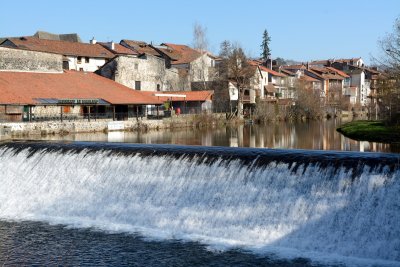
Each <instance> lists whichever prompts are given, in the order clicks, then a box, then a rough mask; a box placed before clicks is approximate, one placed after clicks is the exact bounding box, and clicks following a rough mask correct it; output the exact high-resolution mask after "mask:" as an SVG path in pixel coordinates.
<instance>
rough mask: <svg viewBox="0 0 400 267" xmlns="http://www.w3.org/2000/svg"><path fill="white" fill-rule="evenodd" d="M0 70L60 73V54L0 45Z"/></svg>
mask: <svg viewBox="0 0 400 267" xmlns="http://www.w3.org/2000/svg"><path fill="white" fill-rule="evenodd" d="M0 71H25V72H51V73H61V72H62V71H63V69H62V55H58V54H53V53H44V52H36V51H28V50H21V49H17V48H9V47H0Z"/></svg>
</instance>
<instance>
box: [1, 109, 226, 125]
mask: <svg viewBox="0 0 400 267" xmlns="http://www.w3.org/2000/svg"><path fill="white" fill-rule="evenodd" d="M212 112H213V110H211V109H208V110H204V109H202V108H201V107H186V108H174V109H173V110H165V109H164V108H159V110H158V112H157V109H156V108H147V109H146V110H143V111H140V112H116V113H115V114H113V113H90V114H89V113H85V114H74V113H55V114H35V113H33V114H30V115H29V114H27V113H24V114H21V115H19V116H18V117H15V116H14V117H13V118H11V117H8V116H7V115H6V114H0V122H21V121H24V122H49V121H62V122H74V121H77V122H78V121H98V120H110V121H113V120H116V121H124V120H132V119H139V118H140V119H143V118H147V119H162V118H165V117H171V116H175V115H176V116H179V115H186V114H204V113H212ZM214 112H215V111H214ZM221 112H222V111H221Z"/></svg>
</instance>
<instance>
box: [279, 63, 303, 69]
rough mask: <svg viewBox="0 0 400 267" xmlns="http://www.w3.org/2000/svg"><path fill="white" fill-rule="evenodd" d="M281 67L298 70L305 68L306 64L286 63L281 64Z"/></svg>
mask: <svg viewBox="0 0 400 267" xmlns="http://www.w3.org/2000/svg"><path fill="white" fill-rule="evenodd" d="M281 67H282V68H283V69H287V70H300V69H305V68H306V66H304V65H303V64H298V65H286V66H281Z"/></svg>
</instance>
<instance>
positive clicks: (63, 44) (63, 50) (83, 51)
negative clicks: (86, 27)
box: [0, 37, 114, 72]
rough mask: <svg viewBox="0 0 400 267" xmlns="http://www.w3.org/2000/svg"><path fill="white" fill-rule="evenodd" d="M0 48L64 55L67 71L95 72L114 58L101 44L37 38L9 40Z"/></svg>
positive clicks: (64, 66)
mask: <svg viewBox="0 0 400 267" xmlns="http://www.w3.org/2000/svg"><path fill="white" fill-rule="evenodd" d="M0 46H2V47H13V48H19V49H23V50H29V51H37V52H48V53H54V54H59V55H62V56H63V68H64V69H66V70H77V71H89V72H94V71H96V70H97V69H99V68H100V67H101V66H103V65H104V64H105V63H106V62H107V61H108V60H109V59H111V58H113V57H114V54H113V53H112V52H110V51H109V50H108V49H106V48H104V47H103V46H101V45H99V44H85V43H78V42H67V41H58V40H46V39H39V38H36V37H20V38H9V39H6V40H5V41H4V42H2V43H1V44H0Z"/></svg>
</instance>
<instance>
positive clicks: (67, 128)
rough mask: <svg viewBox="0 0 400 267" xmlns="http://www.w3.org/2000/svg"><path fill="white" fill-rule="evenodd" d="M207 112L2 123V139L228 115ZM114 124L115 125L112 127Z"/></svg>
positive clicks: (172, 124)
mask: <svg viewBox="0 0 400 267" xmlns="http://www.w3.org/2000/svg"><path fill="white" fill-rule="evenodd" d="M202 116H203V115H180V116H173V117H171V118H165V119H163V120H148V119H139V120H136V119H130V120H128V121H113V120H112V119H101V120H96V121H90V122H88V121H64V122H60V121H54V122H18V123H0V141H1V140H6V139H12V138H13V137H29V136H35V135H36V136H37V135H48V134H68V133H90V132H107V131H109V129H111V128H114V126H115V123H121V124H123V126H122V128H123V130H125V131H135V130H152V129H167V128H185V127H194V126H197V125H199V124H207V120H208V121H209V122H212V123H214V122H215V121H217V120H219V121H223V120H224V119H225V114H209V115H204V116H207V118H206V119H207V120H206V119H205V118H204V117H202ZM111 126H113V127H111Z"/></svg>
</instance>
